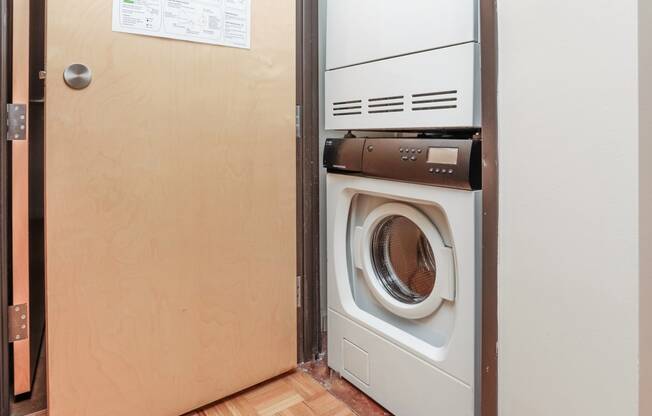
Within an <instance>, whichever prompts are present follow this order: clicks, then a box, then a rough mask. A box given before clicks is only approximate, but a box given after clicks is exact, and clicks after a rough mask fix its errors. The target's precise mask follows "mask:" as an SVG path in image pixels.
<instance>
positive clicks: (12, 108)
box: [6, 104, 27, 141]
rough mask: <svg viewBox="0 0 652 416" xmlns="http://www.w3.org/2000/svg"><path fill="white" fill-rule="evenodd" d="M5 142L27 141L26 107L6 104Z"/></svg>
mask: <svg viewBox="0 0 652 416" xmlns="http://www.w3.org/2000/svg"><path fill="white" fill-rule="evenodd" d="M6 111H7V140H10V141H11V140H25V139H27V106H26V105H25V104H7V110H6Z"/></svg>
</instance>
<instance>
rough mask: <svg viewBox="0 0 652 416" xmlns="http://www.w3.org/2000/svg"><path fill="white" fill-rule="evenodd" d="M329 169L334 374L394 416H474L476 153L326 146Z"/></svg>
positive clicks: (390, 142)
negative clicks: (335, 372) (341, 377)
mask: <svg viewBox="0 0 652 416" xmlns="http://www.w3.org/2000/svg"><path fill="white" fill-rule="evenodd" d="M325 166H326V167H327V168H328V171H329V173H328V175H327V198H328V220H327V224H328V250H327V255H328V363H329V366H330V367H331V368H333V369H334V370H336V371H338V372H339V373H340V374H341V375H342V376H343V377H344V378H346V379H347V380H349V381H350V382H351V383H353V384H354V385H355V386H357V387H358V388H360V389H361V390H362V391H363V392H365V393H366V394H368V395H369V396H370V397H372V398H373V399H375V400H376V401H377V402H378V403H380V404H381V405H383V406H384V407H385V408H387V409H388V410H389V411H391V412H392V413H394V414H395V415H397V416H433V415H446V416H474V415H476V414H478V413H477V410H476V403H478V400H477V398H478V396H479V392H480V388H479V387H480V386H479V362H480V357H479V354H480V349H479V341H480V328H481V320H480V311H481V305H480V299H481V297H480V289H481V284H480V267H481V258H480V253H481V239H480V235H481V215H480V213H481V192H480V191H479V190H477V189H478V188H479V187H480V173H479V172H480V145H479V142H476V141H472V140H435V139H414V140H412V139H338V140H328V141H327V144H326V149H325ZM454 188H459V189H454Z"/></svg>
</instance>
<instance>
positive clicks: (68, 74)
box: [63, 64, 93, 90]
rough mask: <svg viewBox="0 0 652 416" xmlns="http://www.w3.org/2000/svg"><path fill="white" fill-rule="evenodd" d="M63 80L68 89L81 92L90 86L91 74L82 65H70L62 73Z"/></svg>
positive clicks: (88, 69) (89, 70)
mask: <svg viewBox="0 0 652 416" xmlns="http://www.w3.org/2000/svg"><path fill="white" fill-rule="evenodd" d="M63 79H64V81H66V85H68V86H69V87H70V88H72V89H74V90H83V89H84V88H86V87H88V86H89V85H91V81H92V80H93V72H92V71H91V69H90V68H89V67H87V66H86V65H84V64H72V65H69V66H68V68H66V70H65V71H63Z"/></svg>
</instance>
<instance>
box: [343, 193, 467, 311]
mask: <svg viewBox="0 0 652 416" xmlns="http://www.w3.org/2000/svg"><path fill="white" fill-rule="evenodd" d="M354 238H355V241H354V257H355V259H354V260H355V265H356V267H358V268H359V269H360V270H361V271H362V273H363V275H364V277H365V280H366V282H367V284H368V285H369V287H370V288H371V292H372V293H373V295H374V297H375V298H376V299H377V300H378V302H380V303H381V304H382V305H383V306H384V307H385V308H387V309H388V310H389V311H390V312H392V313H394V314H395V315H398V316H401V317H403V318H407V319H421V318H425V317H426V316H428V315H431V314H432V313H434V312H435V311H436V310H437V309H438V308H439V307H440V306H441V304H442V303H443V302H444V301H446V300H448V301H454V300H455V267H454V259H453V250H452V249H451V248H449V247H446V245H445V244H444V241H443V239H442V237H441V235H440V234H439V231H438V230H437V228H436V227H435V225H434V224H433V223H432V222H431V221H430V219H429V218H428V217H426V216H425V215H424V214H423V213H421V212H420V211H419V210H417V209H416V208H414V207H412V206H410V205H407V204H403V203H387V204H384V205H381V206H380V207H378V208H376V209H375V210H373V211H372V212H371V213H370V214H369V215H368V216H367V218H366V220H365V222H364V225H363V226H362V227H357V228H356V230H355V236H354Z"/></svg>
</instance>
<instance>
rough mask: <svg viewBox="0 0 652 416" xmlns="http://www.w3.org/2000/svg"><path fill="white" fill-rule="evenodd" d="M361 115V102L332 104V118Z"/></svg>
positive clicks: (351, 101) (350, 101) (352, 101)
mask: <svg viewBox="0 0 652 416" xmlns="http://www.w3.org/2000/svg"><path fill="white" fill-rule="evenodd" d="M361 114H362V100H349V101H338V102H336V103H333V115H334V116H336V117H337V116H354V115H361Z"/></svg>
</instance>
